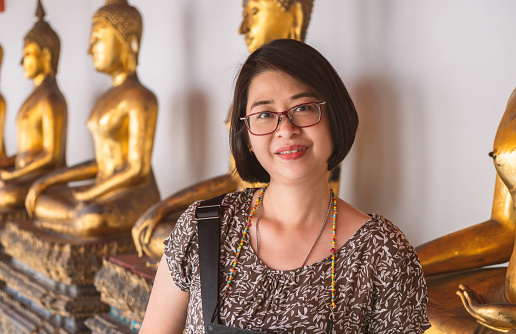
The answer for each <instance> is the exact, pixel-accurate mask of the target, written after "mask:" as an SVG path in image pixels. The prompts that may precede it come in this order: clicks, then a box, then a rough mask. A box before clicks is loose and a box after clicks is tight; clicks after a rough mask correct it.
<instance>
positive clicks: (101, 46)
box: [88, 22, 123, 73]
mask: <svg viewBox="0 0 516 334" xmlns="http://www.w3.org/2000/svg"><path fill="white" fill-rule="evenodd" d="M88 53H89V54H91V56H92V58H93V66H94V67H95V69H96V70H97V71H99V72H104V73H113V72H116V71H118V70H120V71H121V70H123V65H122V61H121V54H122V43H121V42H120V40H119V39H118V37H117V35H116V34H115V31H114V30H113V28H111V27H110V26H109V25H107V24H106V23H103V22H96V23H94V24H93V27H92V28H91V39H90V48H89V50H88Z"/></svg>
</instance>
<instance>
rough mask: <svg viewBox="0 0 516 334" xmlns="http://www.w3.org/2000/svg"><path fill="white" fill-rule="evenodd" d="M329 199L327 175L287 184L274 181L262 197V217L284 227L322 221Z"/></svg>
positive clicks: (295, 226)
mask: <svg viewBox="0 0 516 334" xmlns="http://www.w3.org/2000/svg"><path fill="white" fill-rule="evenodd" d="M329 202H330V186H329V184H328V181H327V179H323V180H313V181H312V182H297V183H295V184H290V183H289V184H285V183H278V182H274V181H271V183H270V185H269V188H268V189H267V191H266V193H265V195H264V198H263V208H262V213H261V214H260V216H261V217H263V218H264V219H271V220H274V221H275V222H276V223H277V224H281V225H282V227H283V228H285V229H289V228H297V227H299V226H301V225H306V224H313V223H316V224H319V223H321V215H324V213H325V212H326V211H327V208H328V203H329Z"/></svg>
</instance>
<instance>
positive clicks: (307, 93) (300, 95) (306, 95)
mask: <svg viewBox="0 0 516 334" xmlns="http://www.w3.org/2000/svg"><path fill="white" fill-rule="evenodd" d="M303 97H313V98H317V97H318V96H317V95H316V94H315V93H310V92H302V93H299V94H296V95H294V96H292V97H291V98H290V100H291V101H293V100H297V99H300V98H303Z"/></svg>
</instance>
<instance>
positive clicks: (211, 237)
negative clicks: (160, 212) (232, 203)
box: [195, 194, 226, 328]
mask: <svg viewBox="0 0 516 334" xmlns="http://www.w3.org/2000/svg"><path fill="white" fill-rule="evenodd" d="M225 196H226V194H222V195H219V196H217V197H213V198H210V199H207V200H205V201H202V202H201V203H200V204H199V206H198V207H197V210H196V212H195V219H196V220H197V229H198V237H199V268H200V275H201V298H202V315H203V319H204V326H205V328H206V327H207V326H208V324H209V323H210V322H211V316H212V314H213V312H214V310H215V307H216V306H217V300H218V295H219V262H220V260H219V257H220V249H219V243H220V227H219V226H220V218H221V216H222V210H221V208H220V204H221V203H222V200H223V199H224V197H225Z"/></svg>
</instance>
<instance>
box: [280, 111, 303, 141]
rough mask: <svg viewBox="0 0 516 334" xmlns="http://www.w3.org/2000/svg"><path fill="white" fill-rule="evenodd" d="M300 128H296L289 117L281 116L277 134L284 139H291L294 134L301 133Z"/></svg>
mask: <svg viewBox="0 0 516 334" xmlns="http://www.w3.org/2000/svg"><path fill="white" fill-rule="evenodd" d="M299 131H300V128H298V127H297V126H295V125H294V124H293V123H292V121H290V119H289V118H288V117H287V115H281V116H280V119H279V124H278V129H276V134H278V135H280V136H283V137H285V136H286V137H291V136H292V135H293V134H296V133H299Z"/></svg>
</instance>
